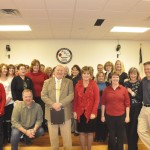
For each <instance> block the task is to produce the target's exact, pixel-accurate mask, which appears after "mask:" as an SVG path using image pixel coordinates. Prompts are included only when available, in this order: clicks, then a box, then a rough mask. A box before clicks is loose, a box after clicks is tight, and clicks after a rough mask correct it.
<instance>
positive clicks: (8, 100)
mask: <svg viewBox="0 0 150 150" xmlns="http://www.w3.org/2000/svg"><path fill="white" fill-rule="evenodd" d="M11 100H12V98H11V97H8V98H7V100H6V105H7V104H8V103H9V102H10V101H11Z"/></svg>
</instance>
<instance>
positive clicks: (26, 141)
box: [23, 136, 32, 145]
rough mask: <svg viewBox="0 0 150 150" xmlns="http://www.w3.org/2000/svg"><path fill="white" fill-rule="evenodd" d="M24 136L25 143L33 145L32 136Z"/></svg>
mask: <svg viewBox="0 0 150 150" xmlns="http://www.w3.org/2000/svg"><path fill="white" fill-rule="evenodd" d="M23 138H24V143H25V144H26V145H32V142H31V139H30V138H28V137H27V136H24V137H23Z"/></svg>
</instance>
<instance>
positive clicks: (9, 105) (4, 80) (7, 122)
mask: <svg viewBox="0 0 150 150" xmlns="http://www.w3.org/2000/svg"><path fill="white" fill-rule="evenodd" d="M0 83H1V84H3V86H4V88H5V93H6V105H5V115H4V142H8V143H9V142H10V135H11V115H12V110H13V103H14V101H13V100H12V94H11V81H10V80H9V79H8V65H7V64H1V65H0Z"/></svg>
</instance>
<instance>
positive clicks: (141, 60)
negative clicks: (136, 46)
mask: <svg viewBox="0 0 150 150" xmlns="http://www.w3.org/2000/svg"><path fill="white" fill-rule="evenodd" d="M139 71H140V77H141V78H143V58H142V48H141V47H140V51H139Z"/></svg>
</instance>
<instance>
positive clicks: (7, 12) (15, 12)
mask: <svg viewBox="0 0 150 150" xmlns="http://www.w3.org/2000/svg"><path fill="white" fill-rule="evenodd" d="M0 14H3V15H8V16H20V12H19V10H17V9H0Z"/></svg>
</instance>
